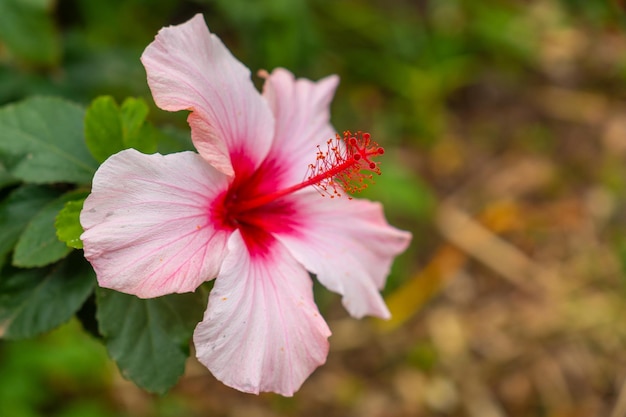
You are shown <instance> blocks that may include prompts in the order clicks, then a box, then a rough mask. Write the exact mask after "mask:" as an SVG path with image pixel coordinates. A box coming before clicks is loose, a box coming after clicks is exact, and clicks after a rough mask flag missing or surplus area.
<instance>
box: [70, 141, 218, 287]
mask: <svg viewBox="0 0 626 417" xmlns="http://www.w3.org/2000/svg"><path fill="white" fill-rule="evenodd" d="M226 187H227V177H226V176H224V175H223V174H222V173H220V172H218V171H216V170H215V169H213V168H212V167H211V166H210V165H209V164H207V163H206V162H205V161H204V160H203V159H202V158H201V157H200V156H199V155H198V154H196V153H194V152H182V153H176V154H170V155H166V156H163V155H160V154H154V155H144V154H142V153H139V152H137V151H136V150H134V149H128V150H125V151H122V152H120V153H118V154H116V155H113V156H111V157H110V158H109V159H107V160H106V161H105V162H104V163H103V164H102V166H100V168H99V169H98V171H97V172H96V174H95V176H94V179H93V188H92V192H91V194H90V195H89V197H88V198H87V199H86V200H85V204H84V207H83V210H82V212H81V215H80V222H81V224H82V226H83V228H84V229H85V232H84V233H83V234H82V236H81V239H82V241H83V245H84V251H85V257H86V258H87V259H88V260H89V262H91V264H92V266H93V267H94V270H95V271H96V275H97V278H98V283H99V284H100V286H102V287H106V288H112V289H115V290H118V291H121V292H125V293H128V294H134V295H136V296H138V297H142V298H151V297H158V296H161V295H164V294H170V293H180V292H188V291H193V290H195V289H196V288H197V287H198V286H199V285H200V284H202V283H203V282H204V281H207V280H209V279H212V278H214V277H215V276H216V275H217V273H218V271H219V267H220V265H221V262H222V259H223V257H224V253H225V250H226V241H227V239H228V234H227V233H225V232H223V231H217V230H216V229H215V227H214V226H213V225H212V224H211V221H210V218H209V216H208V214H207V213H208V207H209V205H210V204H211V201H212V200H213V199H214V198H215V197H216V196H217V195H218V194H219V193H221V192H223V190H225V189H226Z"/></svg>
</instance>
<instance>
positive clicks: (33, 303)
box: [0, 253, 95, 339]
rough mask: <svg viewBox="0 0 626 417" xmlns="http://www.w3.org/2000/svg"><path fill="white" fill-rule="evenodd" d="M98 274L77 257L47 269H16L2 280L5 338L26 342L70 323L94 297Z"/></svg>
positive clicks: (0, 311)
mask: <svg viewBox="0 0 626 417" xmlns="http://www.w3.org/2000/svg"><path fill="white" fill-rule="evenodd" d="M94 283H95V274H94V272H93V270H92V269H91V266H90V265H89V263H88V262H87V261H86V260H85V259H84V258H83V257H82V256H81V255H80V254H78V253H76V254H74V255H72V256H70V257H68V258H67V259H66V260H64V261H63V262H61V263H59V264H57V265H55V266H54V267H48V268H32V269H25V270H19V269H13V268H8V270H5V271H4V272H3V278H2V280H0V327H2V328H4V329H5V330H4V333H3V335H2V337H4V338H6V339H23V338H28V337H33V336H36V335H38V334H41V333H43V332H47V331H49V330H52V329H54V328H55V327H57V326H58V325H60V324H62V323H65V322H66V321H68V320H69V319H70V318H71V317H72V315H73V314H74V313H75V312H76V311H77V310H78V309H79V308H80V306H81V305H82V304H83V302H84V301H85V299H86V298H87V296H88V295H89V294H90V293H91V291H92V289H93V286H94Z"/></svg>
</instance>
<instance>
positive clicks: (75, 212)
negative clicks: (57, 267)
mask: <svg viewBox="0 0 626 417" xmlns="http://www.w3.org/2000/svg"><path fill="white" fill-rule="evenodd" d="M84 203H85V198H81V199H79V200H73V201H68V202H67V203H65V206H63V209H62V210H61V211H60V212H59V215H58V216H57V218H56V221H55V222H54V227H55V228H56V231H57V238H59V240H60V241H61V242H65V244H66V245H67V246H68V247H70V248H75V249H82V248H83V241H82V240H80V235H82V234H83V226H81V224H80V212H81V210H82V209H83V204H84Z"/></svg>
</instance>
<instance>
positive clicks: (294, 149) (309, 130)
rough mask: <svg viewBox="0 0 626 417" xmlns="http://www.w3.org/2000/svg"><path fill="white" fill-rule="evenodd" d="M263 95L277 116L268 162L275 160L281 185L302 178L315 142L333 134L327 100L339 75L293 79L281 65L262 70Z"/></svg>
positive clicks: (276, 173)
mask: <svg viewBox="0 0 626 417" xmlns="http://www.w3.org/2000/svg"><path fill="white" fill-rule="evenodd" d="M262 76H264V77H265V84H264V86H263V97H265V98H266V99H267V101H268V103H269V106H270V108H271V109H272V113H273V114H274V117H275V119H276V126H275V133H274V141H273V143H272V147H271V149H270V152H269V154H268V157H267V159H268V162H275V163H274V166H275V167H276V169H275V171H274V172H275V177H276V179H275V180H276V181H277V182H278V183H279V184H280V186H289V185H293V184H296V183H298V182H300V181H302V179H303V177H304V175H305V173H306V171H307V167H308V165H309V164H311V163H314V162H315V157H316V154H317V146H318V145H323V146H324V148H325V144H326V141H328V139H331V138H334V137H335V131H334V129H333V127H332V126H331V124H330V103H331V101H332V98H333V95H334V93H335V89H336V88H337V85H338V84H339V77H337V76H336V75H331V76H328V77H326V78H323V79H321V80H319V81H317V82H313V81H310V80H307V79H303V78H300V79H296V78H295V77H294V75H293V74H292V73H291V72H289V71H287V70H286V69H283V68H277V69H275V70H273V71H272V72H271V73H270V74H267V73H263V74H262Z"/></svg>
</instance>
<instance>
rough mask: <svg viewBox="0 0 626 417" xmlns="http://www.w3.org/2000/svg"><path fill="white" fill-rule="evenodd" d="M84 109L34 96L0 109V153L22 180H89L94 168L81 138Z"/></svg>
mask: <svg viewBox="0 0 626 417" xmlns="http://www.w3.org/2000/svg"><path fill="white" fill-rule="evenodd" d="M83 117H84V111H83V109H81V108H80V107H78V106H77V105H75V104H73V103H70V102H68V101H65V100H62V99H59V98H49V97H48V98H46V97H36V98H31V99H27V100H24V101H22V102H20V103H18V104H15V105H10V106H6V107H4V108H2V109H0V152H2V153H3V154H6V155H8V156H9V158H6V160H7V161H10V165H9V166H8V167H7V168H8V171H9V172H10V174H11V175H13V176H14V177H16V178H19V179H21V180H22V181H26V182H31V183H37V184H44V183H53V182H73V183H85V184H86V183H89V182H91V178H92V177H93V174H94V172H95V170H96V168H97V166H98V165H97V163H96V161H95V160H94V159H93V158H92V157H91V155H90V154H89V151H88V150H87V147H86V146H85V141H84V138H83Z"/></svg>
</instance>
